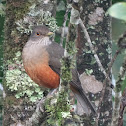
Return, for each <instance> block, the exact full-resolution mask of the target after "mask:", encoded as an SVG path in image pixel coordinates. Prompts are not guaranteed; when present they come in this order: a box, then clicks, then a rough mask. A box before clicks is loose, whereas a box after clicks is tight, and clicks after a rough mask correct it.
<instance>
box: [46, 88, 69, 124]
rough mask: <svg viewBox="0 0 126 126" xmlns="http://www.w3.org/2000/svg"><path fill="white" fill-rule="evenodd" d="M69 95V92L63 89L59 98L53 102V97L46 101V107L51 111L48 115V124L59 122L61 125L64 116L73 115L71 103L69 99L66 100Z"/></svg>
mask: <svg viewBox="0 0 126 126" xmlns="http://www.w3.org/2000/svg"><path fill="white" fill-rule="evenodd" d="M67 97H68V93H66V92H64V91H63V92H60V93H59V95H58V98H57V99H53V102H52V101H51V99H50V100H47V101H46V104H45V106H46V107H45V108H46V112H48V113H49V115H48V117H47V124H48V125H56V124H57V125H58V126H61V125H62V124H63V120H64V118H67V117H69V116H71V115H70V104H69V102H68V100H66V98H67ZM54 100H55V101H54ZM51 103H53V104H51Z"/></svg>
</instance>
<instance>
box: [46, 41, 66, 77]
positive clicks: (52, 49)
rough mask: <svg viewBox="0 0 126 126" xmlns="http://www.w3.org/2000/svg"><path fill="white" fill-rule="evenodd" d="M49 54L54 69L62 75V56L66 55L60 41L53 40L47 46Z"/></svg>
mask: <svg viewBox="0 0 126 126" xmlns="http://www.w3.org/2000/svg"><path fill="white" fill-rule="evenodd" d="M46 50H47V52H48V54H49V66H50V67H51V68H52V70H54V71H55V72H56V73H57V74H58V75H60V68H61V62H60V60H61V58H62V57H63V55H64V49H63V47H61V46H60V45H59V44H58V43H56V42H52V44H50V45H49V46H48V47H47V48H46Z"/></svg>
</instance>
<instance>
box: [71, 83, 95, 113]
mask: <svg viewBox="0 0 126 126" xmlns="http://www.w3.org/2000/svg"><path fill="white" fill-rule="evenodd" d="M70 88H71V90H72V91H73V93H74V95H75V97H76V98H77V100H78V101H79V103H80V104H81V106H82V108H83V109H84V111H85V113H89V109H90V110H91V112H92V114H94V115H97V112H96V109H95V107H94V105H93V104H92V103H91V101H90V100H89V99H88V97H87V96H86V94H85V92H84V91H83V89H81V88H79V89H78V88H76V87H74V86H73V84H72V85H71V86H70Z"/></svg>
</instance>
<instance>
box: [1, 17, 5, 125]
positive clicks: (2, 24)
mask: <svg viewBox="0 0 126 126" xmlns="http://www.w3.org/2000/svg"><path fill="white" fill-rule="evenodd" d="M3 26H4V17H3V16H0V83H1V82H2V79H1V78H2V76H3V67H2V66H3V48H2V45H3ZM2 105H3V102H2V90H0V126H2Z"/></svg>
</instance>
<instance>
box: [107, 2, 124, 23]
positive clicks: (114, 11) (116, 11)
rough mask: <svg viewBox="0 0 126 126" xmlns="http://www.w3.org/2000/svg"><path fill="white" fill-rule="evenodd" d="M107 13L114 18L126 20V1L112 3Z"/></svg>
mask: <svg viewBox="0 0 126 126" xmlns="http://www.w3.org/2000/svg"><path fill="white" fill-rule="evenodd" d="M107 13H108V14H109V15H110V16H112V17H114V18H117V19H120V20H124V21H126V2H119V3H116V4H114V5H112V6H111V7H110V8H109V9H108V12H107Z"/></svg>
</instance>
